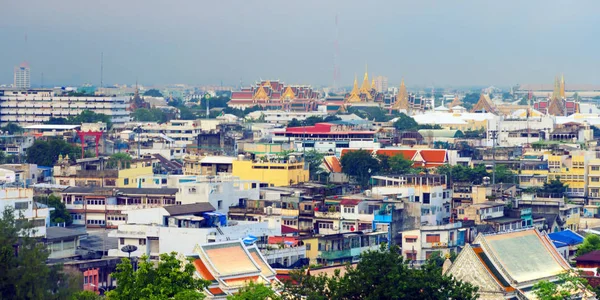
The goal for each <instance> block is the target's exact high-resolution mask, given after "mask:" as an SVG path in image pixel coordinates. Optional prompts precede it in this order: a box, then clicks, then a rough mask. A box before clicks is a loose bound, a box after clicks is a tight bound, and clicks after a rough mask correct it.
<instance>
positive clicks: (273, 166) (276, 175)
mask: <svg viewBox="0 0 600 300" xmlns="http://www.w3.org/2000/svg"><path fill="white" fill-rule="evenodd" d="M232 174H233V176H236V177H239V178H241V179H244V180H256V181H260V182H263V183H267V184H269V185H270V186H287V185H292V184H298V183H301V182H306V181H308V180H309V171H308V166H306V164H305V163H304V161H303V160H302V159H301V158H297V157H296V156H293V155H290V156H289V157H288V158H286V159H277V158H272V159H268V158H266V159H255V160H252V159H247V158H245V157H244V156H243V155H241V156H240V157H238V159H237V160H234V161H233V173H232Z"/></svg>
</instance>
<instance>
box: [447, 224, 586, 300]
mask: <svg viewBox="0 0 600 300" xmlns="http://www.w3.org/2000/svg"><path fill="white" fill-rule="evenodd" d="M447 264H450V261H449V260H447V262H446V263H444V265H445V266H444V274H449V275H451V276H453V277H454V278H455V279H457V280H461V281H464V282H468V283H471V284H473V285H474V286H476V287H478V288H479V291H478V294H479V298H480V299H531V298H532V297H533V298H535V297H534V295H533V291H532V287H533V286H534V285H535V284H536V283H538V282H540V281H542V280H546V281H550V282H557V281H559V280H560V278H559V275H561V274H564V273H567V272H570V271H571V270H572V269H571V267H570V265H569V263H568V262H567V261H566V260H565V259H564V257H562V256H561V255H560V253H559V252H558V251H557V250H556V248H555V247H554V246H553V245H552V241H551V240H550V239H549V238H548V236H546V235H542V234H541V233H540V232H539V231H538V230H537V229H535V228H533V229H526V230H519V231H509V232H504V233H496V234H490V235H483V234H480V235H479V236H478V237H477V238H476V239H475V241H474V242H473V243H472V244H467V245H465V247H464V248H463V250H462V251H461V252H460V254H459V255H458V257H457V258H456V260H455V261H454V263H451V265H450V266H447ZM588 292H589V291H587V290H585V289H583V288H582V290H581V294H580V295H579V296H582V295H583V296H584V298H585V295H584V294H583V293H588ZM577 299H581V298H577Z"/></svg>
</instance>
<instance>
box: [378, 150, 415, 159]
mask: <svg viewBox="0 0 600 300" xmlns="http://www.w3.org/2000/svg"><path fill="white" fill-rule="evenodd" d="M375 153H376V154H382V155H386V156H389V157H392V156H396V155H402V156H403V157H404V158H405V159H410V160H412V159H413V158H414V157H415V154H416V153H417V150H413V149H379V150H376V151H375Z"/></svg>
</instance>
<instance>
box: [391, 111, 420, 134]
mask: <svg viewBox="0 0 600 300" xmlns="http://www.w3.org/2000/svg"><path fill="white" fill-rule="evenodd" d="M394 127H395V128H396V129H397V130H399V131H412V130H417V129H418V128H419V123H417V121H415V119H413V118H411V117H410V116H408V115H406V114H404V113H400V116H399V117H398V120H396V122H394Z"/></svg>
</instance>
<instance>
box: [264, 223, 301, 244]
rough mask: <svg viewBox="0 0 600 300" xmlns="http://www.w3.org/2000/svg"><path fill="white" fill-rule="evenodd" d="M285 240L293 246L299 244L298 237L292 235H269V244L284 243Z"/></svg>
mask: <svg viewBox="0 0 600 300" xmlns="http://www.w3.org/2000/svg"><path fill="white" fill-rule="evenodd" d="M286 227H287V226H286ZM285 242H288V243H292V245H293V246H296V245H298V238H296V237H291V236H270V237H269V244H283V243H285Z"/></svg>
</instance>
